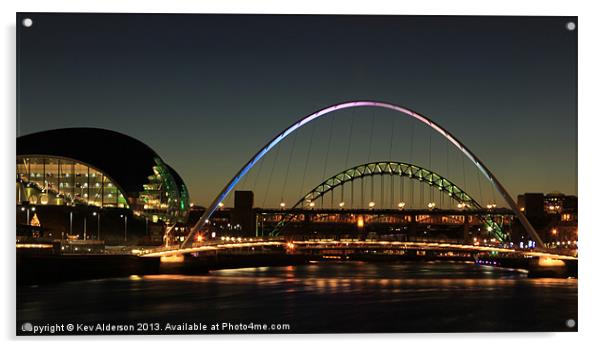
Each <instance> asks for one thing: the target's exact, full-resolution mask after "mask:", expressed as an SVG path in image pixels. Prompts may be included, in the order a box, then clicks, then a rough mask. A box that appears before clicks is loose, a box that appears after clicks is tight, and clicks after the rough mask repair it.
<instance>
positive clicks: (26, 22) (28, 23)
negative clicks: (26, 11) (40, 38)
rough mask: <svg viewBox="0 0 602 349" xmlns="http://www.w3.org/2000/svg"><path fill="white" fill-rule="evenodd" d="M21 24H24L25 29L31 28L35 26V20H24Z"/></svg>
mask: <svg viewBox="0 0 602 349" xmlns="http://www.w3.org/2000/svg"><path fill="white" fill-rule="evenodd" d="M21 24H23V26H24V27H25V28H29V27H31V26H32V25H33V20H32V19H31V18H23V20H22V21H21Z"/></svg>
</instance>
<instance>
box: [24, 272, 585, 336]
mask: <svg viewBox="0 0 602 349" xmlns="http://www.w3.org/2000/svg"><path fill="white" fill-rule="evenodd" d="M17 294H18V297H17V320H18V321H19V322H22V321H37V322H39V321H47V322H50V321H70V322H97V321H111V322H118V321H134V322H154V321H157V322H165V321H174V322H184V321H186V322H197V323H198V322H202V323H208V324H212V323H216V322H219V323H222V322H229V323H249V322H253V323H267V324H288V325H289V326H290V330H285V331H283V332H291V333H312V332H313V333H322V332H328V333H335V332H456V331H462V332H465V331H575V330H576V328H577V327H576V326H575V327H573V328H568V327H567V325H566V321H567V320H568V319H575V320H576V319H577V280H576V279H530V278H527V276H526V274H524V273H521V272H518V271H514V270H505V269H498V268H493V267H488V266H479V265H475V264H473V263H467V262H412V263H398V264H391V263H367V262H318V263H311V264H308V265H299V266H287V267H261V268H245V269H230V270H220V271H214V272H211V273H210V275H201V276H187V275H155V276H143V277H138V276H131V277H129V278H115V279H102V280H90V281H77V282H65V283H60V284H49V285H39V286H26V287H22V288H19V289H18V292H17Z"/></svg>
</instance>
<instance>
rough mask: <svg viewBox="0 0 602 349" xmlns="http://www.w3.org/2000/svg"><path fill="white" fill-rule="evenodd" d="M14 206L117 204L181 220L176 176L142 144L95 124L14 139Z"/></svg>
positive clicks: (183, 212) (181, 193)
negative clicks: (15, 146) (15, 142)
mask: <svg viewBox="0 0 602 349" xmlns="http://www.w3.org/2000/svg"><path fill="white" fill-rule="evenodd" d="M16 171H17V174H16V180H17V204H18V205H24V204H28V205H39V206H53V205H54V206H78V207H81V206H86V207H99V208H121V209H127V210H130V211H131V213H132V214H133V215H135V216H140V217H146V218H148V219H149V220H151V221H152V222H158V221H163V222H166V223H175V222H182V221H185V219H186V218H187V214H188V209H189V197H188V190H187V189H186V185H185V184H184V182H183V180H182V178H181V177H180V176H179V175H178V174H177V173H176V171H175V170H174V169H173V168H171V167H170V166H169V165H168V164H166V163H165V162H164V161H163V160H162V159H161V157H160V156H159V155H158V154H157V153H156V152H155V151H153V150H152V149H151V148H150V147H148V146H147V145H145V144H144V143H142V142H140V141H138V140H136V139H134V138H132V137H129V136H126V135H124V134H121V133H118V132H114V131H110V130H104V129H97V128H67V129H57V130H50V131H44V132H39V133H33V134H29V135H25V136H22V137H19V138H17V168H16Z"/></svg>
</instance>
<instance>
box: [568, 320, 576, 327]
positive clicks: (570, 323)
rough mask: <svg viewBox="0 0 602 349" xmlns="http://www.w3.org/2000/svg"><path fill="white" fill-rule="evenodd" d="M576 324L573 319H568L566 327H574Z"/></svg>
mask: <svg viewBox="0 0 602 349" xmlns="http://www.w3.org/2000/svg"><path fill="white" fill-rule="evenodd" d="M576 324H577V323H576V322H575V320H573V319H568V320H566V327H568V328H573V327H575V325H576Z"/></svg>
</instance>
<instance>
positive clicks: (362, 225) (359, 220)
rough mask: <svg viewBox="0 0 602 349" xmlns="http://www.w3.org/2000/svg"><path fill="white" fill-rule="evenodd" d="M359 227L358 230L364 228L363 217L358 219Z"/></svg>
mask: <svg viewBox="0 0 602 349" xmlns="http://www.w3.org/2000/svg"><path fill="white" fill-rule="evenodd" d="M357 227H358V228H363V227H364V217H363V216H359V217H358V218H357Z"/></svg>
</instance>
